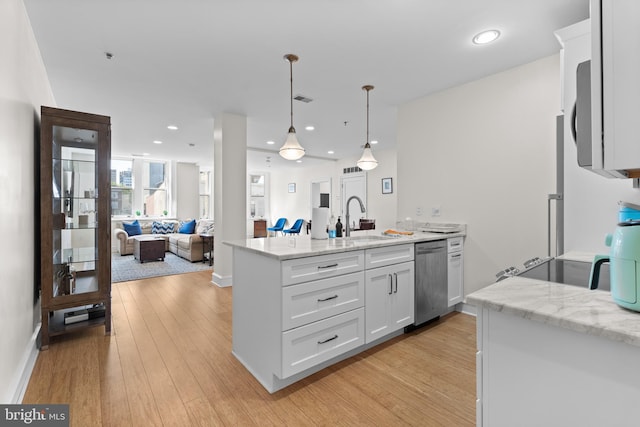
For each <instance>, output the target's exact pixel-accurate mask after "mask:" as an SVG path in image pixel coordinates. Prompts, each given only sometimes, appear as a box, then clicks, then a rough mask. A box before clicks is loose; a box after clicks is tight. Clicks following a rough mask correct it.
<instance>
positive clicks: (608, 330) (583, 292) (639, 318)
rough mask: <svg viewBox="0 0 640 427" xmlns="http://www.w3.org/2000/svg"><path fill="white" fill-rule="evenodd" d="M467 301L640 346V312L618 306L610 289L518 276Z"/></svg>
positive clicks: (475, 294)
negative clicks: (593, 288)
mask: <svg viewBox="0 0 640 427" xmlns="http://www.w3.org/2000/svg"><path fill="white" fill-rule="evenodd" d="M591 259H593V258H591ZM467 302H468V303H470V304H473V305H476V306H479V307H480V306H482V307H485V308H488V309H490V310H495V311H500V312H503V313H508V314H511V315H514V316H519V317H523V318H525V319H530V320H534V321H537V322H542V323H546V324H549V325H553V326H558V327H561V328H566V329H570V330H573V331H577V332H581V333H586V334H590V335H595V336H599V337H602V338H607V339H610V340H614V341H622V342H625V343H628V344H632V345H635V346H639V347H640V313H637V312H635V311H631V310H627V309H624V308H622V307H620V306H618V305H617V304H616V303H615V302H614V301H613V299H612V298H611V293H610V292H609V291H601V290H593V291H591V290H589V289H587V288H581V287H578V286H571V285H562V284H558V283H551V282H545V281H542V280H536V279H528V278H523V277H517V276H516V277H511V278H508V279H505V280H502V281H500V282H497V283H495V284H493V285H490V286H487V287H486V288H483V289H480V290H479V291H476V292H474V293H472V294H470V295H467Z"/></svg>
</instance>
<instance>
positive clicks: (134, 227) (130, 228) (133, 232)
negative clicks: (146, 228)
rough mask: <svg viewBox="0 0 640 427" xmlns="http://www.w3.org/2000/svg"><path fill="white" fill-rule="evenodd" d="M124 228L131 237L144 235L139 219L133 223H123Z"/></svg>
mask: <svg viewBox="0 0 640 427" xmlns="http://www.w3.org/2000/svg"><path fill="white" fill-rule="evenodd" d="M122 226H123V227H124V231H126V232H127V234H128V235H129V236H138V235H140V234H142V227H140V223H139V222H138V220H137V219H136V220H135V221H133V222H131V223H128V222H123V223H122Z"/></svg>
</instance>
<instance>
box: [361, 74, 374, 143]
mask: <svg viewBox="0 0 640 427" xmlns="http://www.w3.org/2000/svg"><path fill="white" fill-rule="evenodd" d="M373 88H374V86H371V85H365V86H362V90H366V91H367V140H366V141H365V144H364V148H370V147H371V145H369V91H370V90H371V89H373Z"/></svg>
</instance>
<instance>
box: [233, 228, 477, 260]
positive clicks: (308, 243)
mask: <svg viewBox="0 0 640 427" xmlns="http://www.w3.org/2000/svg"><path fill="white" fill-rule="evenodd" d="M465 234H466V233H465V232H460V233H425V232H420V231H417V232H415V233H414V234H413V235H411V236H400V237H386V238H385V237H384V236H382V233H381V232H380V231H377V232H376V231H375V230H370V231H367V232H363V233H362V232H361V233H358V234H357V235H355V234H353V235H352V236H351V238H349V237H342V238H340V237H339V238H334V239H324V240H315V239H311V237H310V236H308V235H298V236H285V237H267V238H260V239H243V240H230V241H225V242H224V244H226V245H229V246H232V247H235V248H242V249H246V250H249V251H251V252H254V253H259V254H262V255H265V256H269V257H272V258H276V259H278V260H281V261H284V260H287V259H295V258H304V257H308V256H315V255H326V254H332V253H340V252H348V251H356V250H361V249H370V248H379V247H384V246H392V245H401V244H405V243H417V242H427V241H431V240H443V239H449V238H452V237H458V236H465ZM378 238H380V239H378Z"/></svg>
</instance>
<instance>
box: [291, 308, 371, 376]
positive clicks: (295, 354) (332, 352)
mask: <svg viewBox="0 0 640 427" xmlns="http://www.w3.org/2000/svg"><path fill="white" fill-rule="evenodd" d="M362 344H364V309H363V308H359V309H357V310H352V311H347V312H346V313H342V314H339V315H337V316H332V317H328V318H326V319H324V320H322V321H319V322H314V323H310V324H308V325H305V326H302V327H300V328H295V329H292V330H290V331H287V332H285V333H283V334H282V377H283V378H288V377H290V376H292V375H294V374H297V373H299V372H302V371H304V370H305V369H308V368H312V367H314V366H316V365H318V364H319V363H322V362H324V361H327V360H329V359H331V358H333V357H335V356H339V355H341V354H343V353H345V352H347V351H349V350H353V349H354V348H356V347H359V346H361V345H362Z"/></svg>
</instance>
